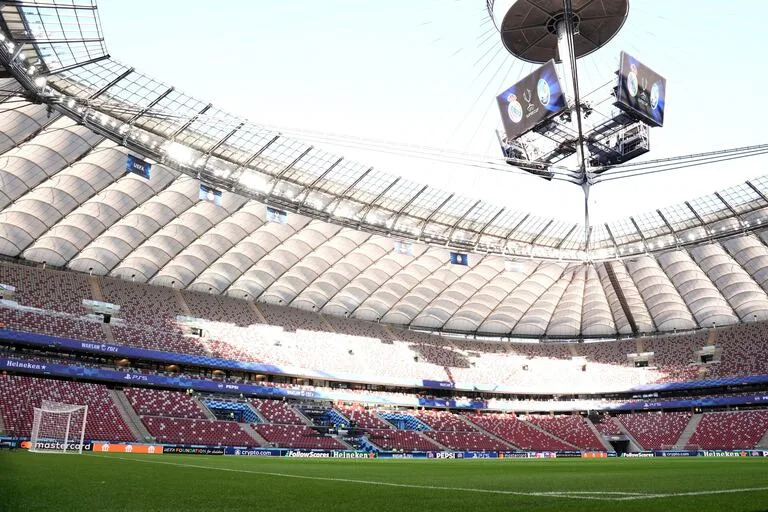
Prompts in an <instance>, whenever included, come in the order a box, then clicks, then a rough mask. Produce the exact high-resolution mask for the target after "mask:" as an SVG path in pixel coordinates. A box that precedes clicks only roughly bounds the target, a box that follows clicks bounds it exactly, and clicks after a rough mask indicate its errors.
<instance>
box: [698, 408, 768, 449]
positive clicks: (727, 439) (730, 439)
mask: <svg viewBox="0 0 768 512" xmlns="http://www.w3.org/2000/svg"><path fill="white" fill-rule="evenodd" d="M766 431H768V411H739V412H708V413H705V414H704V416H703V417H702V418H701V421H700V422H699V424H698V425H697V426H696V431H695V432H694V433H693V435H692V436H691V439H690V440H689V441H688V445H690V446H698V447H700V448H704V449H713V450H714V449H723V450H738V449H748V448H754V447H755V446H757V443H758V442H760V439H762V437H763V436H764V435H765V433H766Z"/></svg>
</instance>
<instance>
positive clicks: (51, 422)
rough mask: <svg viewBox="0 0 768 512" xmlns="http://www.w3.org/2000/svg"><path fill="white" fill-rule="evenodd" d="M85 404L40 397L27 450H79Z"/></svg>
mask: <svg viewBox="0 0 768 512" xmlns="http://www.w3.org/2000/svg"><path fill="white" fill-rule="evenodd" d="M87 417H88V406H87V405H72V404H63V403H59V402H53V401H50V400H43V403H42V404H41V405H40V407H35V419H34V423H33V424H32V435H31V437H30V440H29V451H31V452H36V453H83V437H84V436H85V422H86V419H87Z"/></svg>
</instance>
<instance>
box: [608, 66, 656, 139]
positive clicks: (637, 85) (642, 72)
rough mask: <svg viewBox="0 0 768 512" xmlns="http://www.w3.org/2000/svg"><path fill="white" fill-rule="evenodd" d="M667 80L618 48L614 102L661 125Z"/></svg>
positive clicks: (647, 121)
mask: <svg viewBox="0 0 768 512" xmlns="http://www.w3.org/2000/svg"><path fill="white" fill-rule="evenodd" d="M666 93H667V80H666V78H664V77H663V76H661V75H659V74H658V73H656V72H655V71H653V70H652V69H651V68H649V67H647V66H646V65H644V64H642V63H641V62H639V61H638V60H637V59H635V58H634V57H632V56H631V55H629V54H628V53H626V52H621V67H620V68H619V87H618V90H617V91H616V103H615V105H616V106H617V107H619V108H620V109H622V110H624V111H625V112H627V113H629V114H632V115H635V116H637V117H639V118H640V120H642V121H644V122H646V123H648V124H649V125H651V126H663V125H664V106H665V103H666Z"/></svg>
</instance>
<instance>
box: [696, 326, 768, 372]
mask: <svg viewBox="0 0 768 512" xmlns="http://www.w3.org/2000/svg"><path fill="white" fill-rule="evenodd" d="M716 332H717V338H716V341H715V345H716V346H717V347H719V348H721V349H722V354H721V361H720V363H719V364H713V365H710V366H709V368H710V370H711V373H710V375H709V377H710V378H712V377H728V376H731V375H768V357H765V354H767V353H768V325H766V323H759V324H750V325H735V326H733V327H729V328H726V329H717V331H716Z"/></svg>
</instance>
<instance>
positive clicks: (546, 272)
mask: <svg viewBox="0 0 768 512" xmlns="http://www.w3.org/2000/svg"><path fill="white" fill-rule="evenodd" d="M0 127H2V130H0V131H2V136H1V137H0V150H2V151H3V154H2V155H1V156H0V184H2V187H0V253H1V254H3V255H5V256H7V257H20V258H23V259H26V260H30V261H33V262H38V263H42V262H46V263H48V264H49V265H56V266H64V267H68V268H70V269H72V270H76V271H80V272H89V271H92V272H93V273H95V274H98V275H111V276H116V277H121V278H124V279H135V280H137V281H140V282H149V283H151V284H154V285H162V286H175V287H183V288H186V289H189V290H196V291H201V292H208V291H210V292H211V293H218V294H231V295H233V296H237V297H240V298H242V297H244V296H247V297H248V298H252V299H257V300H262V301H266V302H271V303H280V304H291V305H293V306H296V307H300V308H302V309H305V310H315V311H319V312H322V313H327V314H331V315H342V316H343V315H349V316H351V317H353V318H358V319H363V320H373V321H379V320H380V321H382V322H388V323H392V324H396V325H401V326H414V327H424V328H433V329H444V330H450V331H460V332H468V333H479V334H491V335H500V336H531V337H542V336H546V337H578V336H588V337H605V336H612V335H617V334H630V333H631V332H632V327H631V323H632V322H630V319H629V317H628V316H627V314H626V313H629V315H630V316H631V318H632V321H633V322H634V324H635V325H636V326H637V331H638V332H639V333H651V332H657V331H665V332H666V331H672V330H675V329H677V330H684V329H691V328H695V327H697V326H702V327H709V326H710V324H711V323H713V322H714V323H716V324H717V325H725V324H730V323H736V322H738V321H752V320H753V319H754V317H755V316H757V317H758V319H768V296H766V290H768V247H767V246H766V242H767V241H768V235H767V234H766V233H765V232H760V233H757V234H753V235H738V236H733V237H732V238H729V239H724V240H722V242H714V243H710V244H707V245H700V246H693V247H690V248H688V249H686V250H683V249H672V250H668V251H666V252H659V253H655V254H647V255H642V256H638V257H634V258H631V259H624V260H611V261H606V262H592V261H585V262H583V263H573V262H562V261H555V260H540V259H537V258H535V257H534V258H519V257H517V258H505V257H504V256H501V255H498V254H484V253H479V252H478V253H472V252H471V251H470V254H469V265H467V266H463V265H452V264H450V261H449V251H450V250H452V249H449V248H447V247H445V246H443V245H428V244H425V243H418V242H416V243H413V244H412V246H411V249H410V250H411V254H410V255H409V254H399V253H396V252H394V251H393V243H394V242H395V241H396V240H397V239H396V238H390V237H388V236H385V235H383V234H371V233H369V232H364V231H361V230H359V229H357V228H356V227H354V226H345V227H342V226H340V225H339V224H333V223H330V222H327V221H325V220H320V219H310V218H309V217H306V216H303V215H300V214H293V213H290V214H288V215H287V218H286V223H285V224H281V223H276V222H268V221H267V218H266V207H265V205H264V204H262V203H260V202H257V201H254V200H251V199H248V198H246V197H243V196H240V195H238V194H236V193H234V192H230V191H228V190H224V191H223V195H222V204H221V206H218V205H216V204H213V203H211V202H208V201H203V200H200V199H199V197H198V193H199V185H200V181H199V180H197V179H195V178H193V177H190V176H187V175H181V174H179V173H178V172H177V171H175V170H172V169H170V168H169V167H166V166H165V165H163V164H162V163H158V162H154V161H152V162H151V163H152V172H151V179H149V180H146V179H144V178H142V177H140V176H137V175H135V174H126V171H125V166H126V158H127V155H128V151H127V150H126V149H125V148H123V147H121V146H118V145H116V144H115V143H113V142H105V141H104V139H103V138H102V137H101V136H100V135H98V134H96V133H94V132H93V131H92V130H90V129H89V128H87V127H85V126H82V125H78V124H75V123H74V122H73V121H71V120H68V119H63V118H62V119H57V118H55V117H51V118H48V116H47V113H46V112H45V109H44V108H42V107H40V106H37V105H21V106H19V107H17V108H14V109H12V110H7V111H5V112H2V113H0ZM3 137H5V139H3ZM3 140H5V141H6V145H5V146H3ZM136 156H138V157H142V155H141V154H137V155H136ZM302 179H305V178H302ZM387 185H388V183H381V185H380V187H379V188H380V189H382V190H383V189H384V188H385V187H386V186H387ZM409 186H410V185H409ZM761 186H762V185H761ZM406 192H407V191H406ZM404 193H405V192H404ZM409 193H410V192H409ZM436 197H437V198H438V199H441V200H445V199H446V198H447V196H445V197H444V196H436ZM460 206H461V208H459V207H458V206H456V205H451V206H450V207H449V206H446V207H444V208H443V209H442V211H441V212H440V213H438V214H437V215H436V216H435V217H434V218H433V219H432V220H431V221H430V223H432V222H434V221H435V220H437V219H438V218H440V217H442V216H443V215H444V212H447V211H449V210H451V211H452V210H454V209H456V208H459V209H469V208H470V207H471V206H472V205H471V204H467V205H465V204H464V203H462V204H461V205H460ZM414 208H418V209H421V210H423V209H424V208H425V205H424V204H422V201H421V200H419V201H416V202H414ZM497 213H499V211H496V210H492V209H489V208H488V207H487V206H486V205H481V206H478V207H477V209H476V211H473V212H472V213H471V215H470V217H472V218H474V217H477V219H479V220H478V221H479V222H481V223H482V222H485V221H487V220H488V219H490V218H492V216H493V215H495V214H497ZM368 215H369V216H370V215H374V210H372V211H371V212H369V213H368ZM501 216H502V217H504V214H502V215H501ZM468 219H469V218H468ZM515 219H518V217H515ZM518 220H522V217H519V219H518ZM468 222H469V220H464V221H463V222H462V223H460V224H458V225H457V231H461V230H462V229H464V228H465V224H466V223H468ZM532 223H539V220H537V219H530V220H529V221H528V224H530V225H532ZM528 224H526V225H528ZM537 225H538V224H537ZM441 229H443V228H441ZM526 229H527V228H526ZM533 231H536V230H535V229H534V230H532V232H533ZM721 243H722V245H720V244H721ZM608 267H610V268H611V269H612V273H613V274H614V275H615V281H616V282H617V283H618V287H619V289H620V291H621V294H619V293H618V291H617V289H616V288H615V287H614V285H613V283H612V280H611V278H610V276H609V273H608V272H607V270H606V268H608ZM619 295H621V297H622V298H623V302H624V303H623V304H622V300H621V299H620V298H619Z"/></svg>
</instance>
